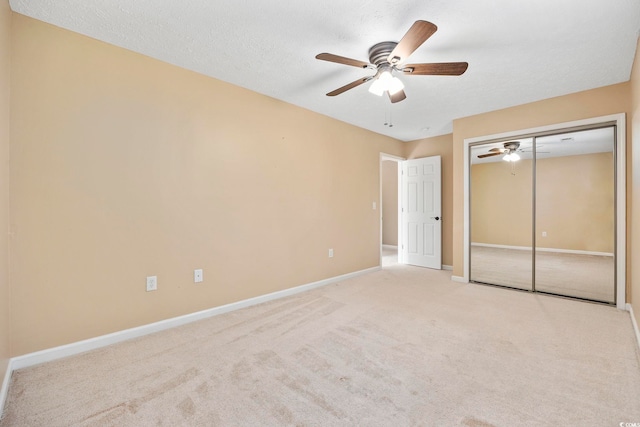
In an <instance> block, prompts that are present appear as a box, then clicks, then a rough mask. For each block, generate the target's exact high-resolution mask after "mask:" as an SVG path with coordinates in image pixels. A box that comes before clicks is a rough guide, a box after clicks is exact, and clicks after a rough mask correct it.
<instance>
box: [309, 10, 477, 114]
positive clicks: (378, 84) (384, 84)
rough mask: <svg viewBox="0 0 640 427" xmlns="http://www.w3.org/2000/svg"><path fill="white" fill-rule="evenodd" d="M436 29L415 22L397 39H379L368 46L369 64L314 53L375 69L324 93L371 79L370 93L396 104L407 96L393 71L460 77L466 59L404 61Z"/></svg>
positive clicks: (331, 60)
mask: <svg viewBox="0 0 640 427" xmlns="http://www.w3.org/2000/svg"><path fill="white" fill-rule="evenodd" d="M437 29H438V27H436V26H435V25H434V24H432V23H431V22H427V21H416V22H414V24H413V25H412V26H411V28H409V31H407V33H406V34H405V35H404V37H402V40H400V42H398V43H396V42H381V43H377V44H375V45H373V46H372V47H371V48H370V49H369V63H367V62H364V61H359V60H357V59H351V58H345V57H344V56H338V55H334V54H331V53H321V54H319V55H316V59H320V60H322V61H329V62H335V63H338V64H344V65H350V66H352V67H358V68H364V69H370V70H376V74H374V75H373V76H367V77H363V78H360V79H358V80H356V81H353V82H351V83H349V84H347V85H344V86H342V87H340V88H338V89H336V90H334V91H331V92H329V93H327V96H336V95H340V94H341V93H343V92H346V91H348V90H349V89H353V88H354V87H357V86H360V85H361V84H363V83H366V82H368V81H371V80H373V83H372V84H371V86H370V87H369V92H371V93H373V94H375V95H378V96H382V95H383V94H384V93H387V95H388V96H389V99H390V100H391V102H392V103H395V102H400V101H402V100H404V99H406V97H407V95H406V94H405V93H404V84H403V83H402V81H401V80H400V79H399V78H398V77H396V76H394V75H393V73H394V72H395V73H399V74H403V75H414V76H425V75H432V76H459V75H461V74H463V73H464V72H465V71H467V67H468V66H469V64H468V63H466V62H439V63H428V64H404V62H405V61H406V60H407V59H408V58H409V55H411V54H412V53H413V52H414V51H415V50H416V49H417V48H419V47H420V46H421V45H422V43H424V42H425V41H427V39H428V38H429V37H431V36H432V35H433V33H435V32H436V30H437Z"/></svg>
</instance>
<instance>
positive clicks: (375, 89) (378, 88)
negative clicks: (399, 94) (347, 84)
mask: <svg viewBox="0 0 640 427" xmlns="http://www.w3.org/2000/svg"><path fill="white" fill-rule="evenodd" d="M385 90H386V89H385V87H384V83H383V82H381V81H380V79H375V80H374V81H373V83H371V86H369V92H371V93H372V94H374V95H378V96H382V94H383V93H384V91H385Z"/></svg>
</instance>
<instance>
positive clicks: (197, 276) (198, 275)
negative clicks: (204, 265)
mask: <svg viewBox="0 0 640 427" xmlns="http://www.w3.org/2000/svg"><path fill="white" fill-rule="evenodd" d="M200 282H202V269H201V268H198V269H196V270H193V283H200Z"/></svg>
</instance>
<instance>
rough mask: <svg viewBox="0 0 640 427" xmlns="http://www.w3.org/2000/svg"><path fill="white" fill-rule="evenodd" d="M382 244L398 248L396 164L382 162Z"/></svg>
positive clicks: (386, 161) (389, 161)
mask: <svg viewBox="0 0 640 427" xmlns="http://www.w3.org/2000/svg"><path fill="white" fill-rule="evenodd" d="M382 243H383V244H384V245H393V246H398V162H395V161H393V160H385V161H383V162H382Z"/></svg>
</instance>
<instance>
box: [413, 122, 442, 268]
mask: <svg viewBox="0 0 640 427" xmlns="http://www.w3.org/2000/svg"><path fill="white" fill-rule="evenodd" d="M430 156H441V157H442V263H443V264H444V265H448V266H452V265H453V135H452V134H447V135H441V136H436V137H433V138H425V139H419V140H416V141H411V142H407V143H405V145H404V157H405V158H407V159H420V158H422V157H430Z"/></svg>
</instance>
